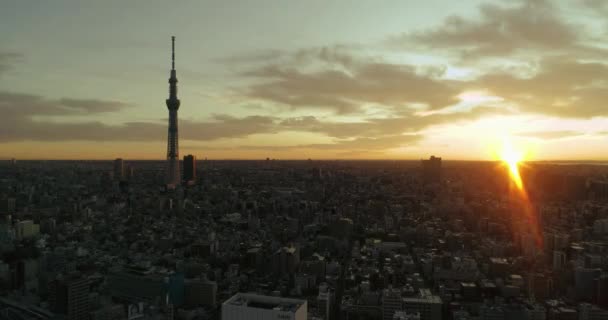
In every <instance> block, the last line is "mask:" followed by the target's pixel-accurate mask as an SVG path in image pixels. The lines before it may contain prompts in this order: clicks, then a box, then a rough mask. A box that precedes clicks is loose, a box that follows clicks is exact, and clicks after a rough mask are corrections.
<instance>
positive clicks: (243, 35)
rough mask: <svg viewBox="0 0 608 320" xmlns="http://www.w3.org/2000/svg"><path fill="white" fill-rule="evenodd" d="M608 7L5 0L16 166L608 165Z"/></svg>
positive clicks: (9, 126)
mask: <svg viewBox="0 0 608 320" xmlns="http://www.w3.org/2000/svg"><path fill="white" fill-rule="evenodd" d="M607 17H608V1H604V0H580V1H570V0H564V1H543V0H527V1H494V2H493V1H472V0H466V1H465V0H458V1H445V0H426V1H418V0H407V1H406V0H395V1H380V0H377V1H364V0H358V1H354V0H331V1H328V0H312V1H311V0H307V1H295V0H294V1H285V0H276V1H270V0H260V1H257V0H256V1H200V0H192V1H190V0H181V1H166V0H162V1H161V0H129V1H124V0H111V1H108V0H104V1H82V0H73V1H67V0H54V1H23V0H0V26H1V27H2V28H1V30H2V32H0V110H1V112H2V114H1V115H0V158H13V157H14V158H17V159H113V158H117V157H122V158H125V159H164V158H165V156H166V154H165V152H166V139H167V117H168V112H167V108H166V106H165V99H166V98H167V96H168V83H167V79H168V77H169V69H170V37H171V36H172V35H175V36H176V37H177V42H176V50H177V53H176V59H177V61H176V68H177V77H178V79H179V98H180V99H181V107H180V110H179V133H180V155H185V154H194V155H196V156H197V157H198V158H205V157H207V158H209V159H260V158H266V157H270V158H277V159H307V158H313V159H347V158H360V159H420V158H427V157H429V156H430V155H431V154H433V155H437V156H441V157H443V158H444V159H463V160H464V159H492V158H493V152H495V148H496V145H497V144H498V143H500V142H501V141H502V139H504V138H505V137H510V139H511V141H512V143H513V145H514V146H516V147H517V148H520V149H525V150H526V152H527V154H528V158H529V159H534V160H552V159H561V160H577V159H586V160H606V159H608V18H607Z"/></svg>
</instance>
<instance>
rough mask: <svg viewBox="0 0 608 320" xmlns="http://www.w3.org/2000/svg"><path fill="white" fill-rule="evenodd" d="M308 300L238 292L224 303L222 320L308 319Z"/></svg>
mask: <svg viewBox="0 0 608 320" xmlns="http://www.w3.org/2000/svg"><path fill="white" fill-rule="evenodd" d="M307 318H308V302H307V301H306V300H300V299H288V298H281V297H273V296H263V295H258V294H248V293H237V294H235V295H234V296H232V298H230V299H228V300H226V301H225V302H224V303H223V304H222V320H246V319H256V320H266V319H268V320H275V319H284V320H306V319H307Z"/></svg>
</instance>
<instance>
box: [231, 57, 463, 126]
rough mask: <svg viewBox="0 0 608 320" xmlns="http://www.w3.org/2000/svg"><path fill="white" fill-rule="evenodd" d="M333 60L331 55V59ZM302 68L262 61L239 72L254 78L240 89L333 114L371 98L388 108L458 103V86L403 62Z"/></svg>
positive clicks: (246, 94)
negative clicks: (333, 67)
mask: <svg viewBox="0 0 608 320" xmlns="http://www.w3.org/2000/svg"><path fill="white" fill-rule="evenodd" d="M332 59H333V58H332ZM340 59H342V60H343V62H342V63H344V64H347V65H344V67H346V69H345V70H340V69H323V70H318V71H310V72H304V71H301V70H298V69H295V68H292V67H287V66H282V65H276V64H274V65H266V66H264V67H261V68H256V69H254V70H251V71H248V72H245V73H243V75H245V76H247V77H253V78H255V79H256V80H258V82H256V83H254V84H252V85H250V86H249V87H247V88H244V89H242V90H241V94H242V95H243V96H244V97H246V98H248V99H258V100H264V101H270V102H274V103H278V104H283V105H287V106H290V107H291V108H294V109H295V108H322V109H328V110H332V111H335V112H336V113H338V114H348V113H355V112H359V111H361V108H362V105H363V104H366V103H375V104H380V105H384V106H390V107H406V106H408V105H411V104H423V105H426V106H428V108H430V109H440V108H443V107H446V106H449V105H451V104H453V103H456V102H457V99H456V98H455V96H456V95H457V94H458V89H457V88H456V86H455V84H454V83H453V82H451V81H447V80H439V79H436V78H434V77H432V76H430V75H425V74H421V73H419V72H418V71H417V70H416V69H415V68H414V67H412V66H408V65H398V64H389V63H381V62H370V63H365V64H351V62H347V61H348V60H347V59H346V58H340Z"/></svg>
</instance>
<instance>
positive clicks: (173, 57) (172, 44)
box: [171, 36, 175, 70]
mask: <svg viewBox="0 0 608 320" xmlns="http://www.w3.org/2000/svg"><path fill="white" fill-rule="evenodd" d="M171 69H173V70H175V36H172V37H171Z"/></svg>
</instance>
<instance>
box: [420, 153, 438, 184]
mask: <svg viewBox="0 0 608 320" xmlns="http://www.w3.org/2000/svg"><path fill="white" fill-rule="evenodd" d="M421 162H422V179H423V181H424V182H425V183H430V184H432V183H439V182H441V158H438V157H435V156H431V157H430V158H429V160H422V161H421Z"/></svg>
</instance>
